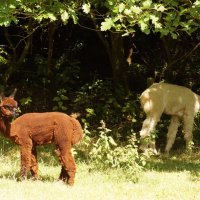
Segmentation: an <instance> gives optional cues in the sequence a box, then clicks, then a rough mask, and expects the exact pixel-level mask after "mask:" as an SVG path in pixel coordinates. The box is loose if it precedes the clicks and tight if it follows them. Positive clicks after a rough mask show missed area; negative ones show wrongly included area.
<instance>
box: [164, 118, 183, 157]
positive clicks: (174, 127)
mask: <svg viewBox="0 0 200 200" xmlns="http://www.w3.org/2000/svg"><path fill="white" fill-rule="evenodd" d="M179 125H180V119H179V117H178V116H172V117H171V121H170V125H169V128H168V133H167V144H166V147H165V153H167V154H168V153H169V151H170V149H171V148H172V146H173V144H174V141H175V138H176V133H177V131H178V127H179Z"/></svg>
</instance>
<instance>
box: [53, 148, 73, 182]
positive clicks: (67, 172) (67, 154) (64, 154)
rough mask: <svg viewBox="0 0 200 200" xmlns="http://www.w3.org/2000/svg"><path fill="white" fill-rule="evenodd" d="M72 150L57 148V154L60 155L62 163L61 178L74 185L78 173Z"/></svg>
mask: <svg viewBox="0 0 200 200" xmlns="http://www.w3.org/2000/svg"><path fill="white" fill-rule="evenodd" d="M70 150H71V149H62V150H60V149H57V150H56V154H57V155H58V158H59V160H60V162H61V165H62V169H61V173H60V177H59V179H60V180H63V181H67V183H68V184H69V185H73V184H74V178H75V173H76V164H75V160H74V158H73V156H72V154H71V151H70Z"/></svg>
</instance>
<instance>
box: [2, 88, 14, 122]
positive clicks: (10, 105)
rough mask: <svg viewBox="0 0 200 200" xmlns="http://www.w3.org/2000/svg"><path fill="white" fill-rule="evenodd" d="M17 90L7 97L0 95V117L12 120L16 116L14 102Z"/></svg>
mask: <svg viewBox="0 0 200 200" xmlns="http://www.w3.org/2000/svg"><path fill="white" fill-rule="evenodd" d="M16 91H17V89H15V90H14V91H13V93H12V94H11V95H10V96H9V97H4V95H2V94H1V95H0V116H1V117H5V118H9V119H11V118H13V117H15V116H16V114H17V102H16V101H15V100H14V96H15V94H16Z"/></svg>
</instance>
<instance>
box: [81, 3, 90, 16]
mask: <svg viewBox="0 0 200 200" xmlns="http://www.w3.org/2000/svg"><path fill="white" fill-rule="evenodd" d="M82 9H83V12H84V13H85V14H88V13H89V12H90V4H87V3H86V4H83V6H82Z"/></svg>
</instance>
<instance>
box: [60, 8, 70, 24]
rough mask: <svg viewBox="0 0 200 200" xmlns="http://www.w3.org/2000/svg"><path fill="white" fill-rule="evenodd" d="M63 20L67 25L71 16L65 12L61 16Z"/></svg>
mask: <svg viewBox="0 0 200 200" xmlns="http://www.w3.org/2000/svg"><path fill="white" fill-rule="evenodd" d="M61 19H62V21H63V22H64V24H67V22H68V19H69V14H68V12H66V11H64V12H63V13H62V14H61Z"/></svg>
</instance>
